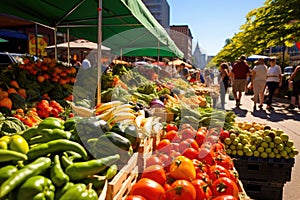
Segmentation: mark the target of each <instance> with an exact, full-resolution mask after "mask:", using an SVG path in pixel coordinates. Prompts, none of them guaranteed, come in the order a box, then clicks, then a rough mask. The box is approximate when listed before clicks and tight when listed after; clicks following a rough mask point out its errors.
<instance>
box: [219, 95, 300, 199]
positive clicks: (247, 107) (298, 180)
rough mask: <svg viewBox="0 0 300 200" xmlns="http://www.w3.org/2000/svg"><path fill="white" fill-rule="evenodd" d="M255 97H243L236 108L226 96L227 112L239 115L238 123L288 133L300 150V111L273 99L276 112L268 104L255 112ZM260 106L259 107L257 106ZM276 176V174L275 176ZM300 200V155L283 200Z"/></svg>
mask: <svg viewBox="0 0 300 200" xmlns="http://www.w3.org/2000/svg"><path fill="white" fill-rule="evenodd" d="M252 97H253V96H252V95H251V96H250V95H249V96H248V95H246V96H245V95H243V97H242V100H241V104H242V105H241V106H240V107H239V108H236V106H235V101H234V100H229V98H228V95H227V96H226V104H225V109H226V110H232V111H234V112H235V114H236V115H237V118H236V121H241V122H244V121H248V122H259V123H263V124H268V125H270V126H271V127H272V128H279V129H282V130H283V131H284V132H286V133H287V134H288V135H289V136H290V138H291V139H292V140H294V143H295V146H296V148H297V149H298V150H300V122H299V121H300V109H295V110H292V111H288V110H286V109H285V108H286V107H287V106H288V105H289V100H286V99H279V98H275V99H273V107H274V109H275V110H274V111H272V112H269V111H267V110H266V104H264V107H263V109H262V110H259V108H258V109H257V110H256V111H253V105H254V104H253V101H252V100H251V98H252ZM257 106H258V105H257ZM274 176H276V174H274ZM299 199H300V154H298V155H297V156H296V157H295V165H294V167H293V168H292V177H291V181H289V182H286V184H285V185H284V188H283V200H299Z"/></svg>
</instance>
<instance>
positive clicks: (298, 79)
mask: <svg viewBox="0 0 300 200" xmlns="http://www.w3.org/2000/svg"><path fill="white" fill-rule="evenodd" d="M289 84H292V86H293V88H292V96H291V103H290V105H289V106H288V107H287V109H294V108H295V105H296V99H297V98H298V108H299V109H300V65H298V66H297V67H296V68H295V70H294V72H293V73H292V74H291V77H290V79H289Z"/></svg>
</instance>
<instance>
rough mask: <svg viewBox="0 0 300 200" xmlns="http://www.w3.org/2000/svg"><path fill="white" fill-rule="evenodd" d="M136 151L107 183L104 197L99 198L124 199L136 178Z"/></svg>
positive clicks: (108, 199) (109, 199) (106, 199)
mask: <svg viewBox="0 0 300 200" xmlns="http://www.w3.org/2000/svg"><path fill="white" fill-rule="evenodd" d="M138 171H139V170H138V153H134V154H133V156H132V157H131V158H130V159H129V161H128V163H127V164H126V165H125V166H124V167H123V168H122V169H121V170H119V172H118V173H117V174H116V176H115V177H114V178H113V179H112V180H111V181H110V182H108V184H107V191H106V197H105V199H103V196H102V197H101V198H102V199H100V198H99V200H124V199H125V198H126V196H127V195H128V193H129V192H130V190H131V187H132V186H133V185H134V184H135V183H136V181H137V178H138Z"/></svg>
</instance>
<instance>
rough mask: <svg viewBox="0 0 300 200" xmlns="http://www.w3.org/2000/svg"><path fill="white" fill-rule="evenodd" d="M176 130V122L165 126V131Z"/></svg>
mask: <svg viewBox="0 0 300 200" xmlns="http://www.w3.org/2000/svg"><path fill="white" fill-rule="evenodd" d="M173 130H174V131H178V127H177V126H176V124H171V123H170V124H167V126H166V131H167V132H169V131H173Z"/></svg>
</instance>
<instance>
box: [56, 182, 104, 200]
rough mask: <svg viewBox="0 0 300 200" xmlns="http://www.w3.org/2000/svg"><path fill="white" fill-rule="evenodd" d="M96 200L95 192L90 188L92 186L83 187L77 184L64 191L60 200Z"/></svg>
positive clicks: (83, 185) (81, 184)
mask: <svg viewBox="0 0 300 200" xmlns="http://www.w3.org/2000/svg"><path fill="white" fill-rule="evenodd" d="M70 199H72V200H98V194H97V192H96V191H95V190H94V189H93V188H92V184H88V185H85V184H83V183H77V184H75V185H74V186H72V187H71V188H70V189H69V190H68V191H66V192H65V193H64V194H63V195H62V196H61V198H60V200H70Z"/></svg>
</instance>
